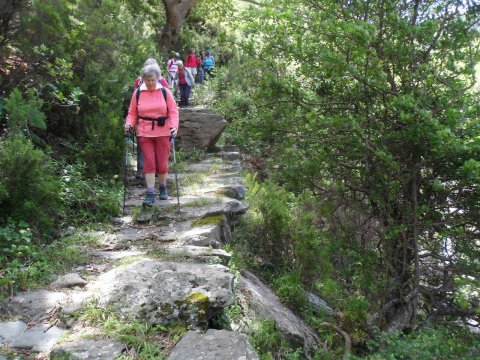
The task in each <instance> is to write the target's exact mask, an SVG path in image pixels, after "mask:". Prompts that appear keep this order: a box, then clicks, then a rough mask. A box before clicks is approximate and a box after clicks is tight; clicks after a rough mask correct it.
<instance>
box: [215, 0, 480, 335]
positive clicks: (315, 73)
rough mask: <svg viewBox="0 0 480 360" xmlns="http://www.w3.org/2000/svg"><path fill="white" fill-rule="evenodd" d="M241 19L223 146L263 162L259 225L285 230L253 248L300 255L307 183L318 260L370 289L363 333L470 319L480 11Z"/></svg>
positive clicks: (392, 9)
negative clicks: (296, 223)
mask: <svg viewBox="0 0 480 360" xmlns="http://www.w3.org/2000/svg"><path fill="white" fill-rule="evenodd" d="M440 9H442V10H441V11H440ZM244 18H248V19H250V20H251V21H250V22H248V24H247V22H244V21H243V19H244ZM238 19H239V20H238V22H237V26H238V28H240V29H242V31H243V35H244V38H243V41H241V43H240V45H241V46H242V57H241V59H240V60H239V61H238V62H237V61H236V62H232V63H231V66H230V67H229V69H228V70H227V71H225V72H224V73H223V74H222V79H221V80H220V81H219V84H221V85H219V86H218V88H217V92H218V98H219V99H220V101H219V103H218V108H219V109H220V110H221V111H223V112H224V113H225V114H226V115H227V116H229V119H230V120H231V121H232V124H231V127H230V130H229V140H230V141H237V142H239V143H240V145H241V146H242V147H243V148H244V149H245V150H247V151H249V152H251V153H253V155H255V156H257V157H261V158H263V159H264V160H265V163H266V167H267V169H266V170H267V171H266V172H267V173H268V175H269V181H268V182H267V183H266V184H265V190H262V191H259V192H258V199H261V198H262V197H263V198H264V196H266V195H267V194H270V195H269V197H270V199H269V201H268V202H267V203H268V205H262V206H259V209H261V210H260V211H259V213H258V214H256V217H255V218H254V219H253V222H254V223H257V224H258V223H260V224H262V223H263V224H265V225H266V227H267V228H269V229H270V225H271V224H273V223H274V222H276V223H275V230H272V231H273V232H271V235H272V236H270V234H269V233H268V232H266V233H263V235H264V238H265V240H264V242H263V243H262V242H261V241H260V245H262V244H263V245H267V246H264V247H263V248H262V247H260V246H258V247H257V250H258V251H259V252H258V256H260V257H262V256H265V254H267V256H271V253H272V251H277V252H278V253H277V254H276V255H277V256H275V257H272V258H275V259H282V258H289V257H290V255H291V254H292V253H293V249H294V241H293V239H294V236H292V232H290V230H288V231H286V230H285V229H288V228H290V227H291V226H290V225H286V224H291V222H292V221H291V220H290V219H289V217H288V216H287V215H286V213H285V211H286V206H285V204H286V203H289V200H287V199H289V198H291V197H292V195H291V194H290V193H289V192H293V193H295V194H296V195H297V196H298V194H301V193H302V192H303V191H304V190H305V189H308V190H309V191H310V193H311V196H312V197H314V198H315V199H316V201H315V202H314V203H315V204H317V206H318V207H317V209H313V208H311V209H310V210H311V211H312V212H315V213H316V214H317V216H312V218H313V219H315V218H316V219H319V220H320V222H319V223H318V225H319V229H321V231H320V232H319V234H320V235H318V234H317V235H312V239H313V238H315V237H316V238H317V242H319V239H323V241H324V242H325V246H323V247H321V249H322V250H323V249H325V252H324V254H325V255H327V254H328V256H325V257H324V256H319V258H321V259H322V260H324V259H325V258H329V260H330V261H329V262H330V264H333V266H334V269H332V270H334V271H332V273H333V274H334V275H335V276H333V277H332V279H333V280H334V281H338V282H339V284H340V288H341V289H343V290H345V291H347V292H349V293H351V294H355V293H356V292H357V291H359V292H360V294H361V296H364V297H365V299H366V301H367V303H368V310H367V309H365V308H364V307H363V306H362V314H363V315H362V318H363V320H362V323H363V324H364V325H365V326H366V323H368V324H369V326H372V327H374V326H379V327H380V328H384V329H389V330H394V329H409V328H411V327H415V326H416V325H417V324H418V323H419V322H425V323H428V324H432V323H438V322H441V321H442V320H443V319H447V320H448V319H455V318H457V319H458V318H459V317H460V318H462V319H464V320H466V319H467V318H468V317H473V318H477V317H478V300H479V299H478V294H476V293H475V292H471V291H469V290H468V289H472V288H475V287H478V281H479V279H480V278H479V276H478V275H479V270H480V268H479V267H478V262H477V261H476V260H475V259H476V258H478V255H479V254H478V246H476V245H475V244H476V241H475V238H478V227H479V224H478V216H476V214H478V212H479V208H478V204H479V196H480V192H479V188H478V174H477V170H478V169H477V165H476V162H477V159H476V158H477V157H478V156H477V155H476V154H478V149H479V148H478V130H479V128H478V121H477V119H478V111H479V107H478V86H475V82H476V75H475V65H476V64H477V63H478V60H479V56H480V52H479V51H478V41H477V40H476V39H478V32H477V28H476V27H475V25H474V24H475V23H476V21H477V19H478V7H475V6H474V5H472V6H470V5H466V4H464V3H463V2H460V1H454V2H449V1H445V2H442V1H440V2H434V3H433V2H427V1H411V2H410V1H407V2H401V1H386V2H385V1H373V2H368V3H362V2H346V3H339V2H335V1H323V2H321V3H315V2H311V1H302V0H300V1H294V2H292V1H275V2H273V1H265V2H262V6H256V5H250V6H248V7H247V9H246V10H245V12H243V13H241V15H239V17H238ZM222 80H223V81H222ZM272 183H275V184H276V186H281V187H282V188H283V189H281V188H278V189H275V190H273V185H272ZM273 194H275V195H273ZM258 199H254V202H255V201H257V200H258ZM290 202H292V201H291V200H290ZM286 219H289V220H288V221H287V220H286ZM314 222H315V221H314ZM322 234H323V235H322ZM267 241H269V243H267ZM320 242H321V240H320ZM307 243H308V242H304V244H307ZM269 244H275V245H276V246H277V247H276V248H275V249H273V250H272V249H271V248H269V246H271V245H269ZM318 249H319V248H318V247H317V248H314V249H313V250H312V252H313V253H316V252H318V251H319V250H318ZM306 253H307V252H306ZM317 254H318V253H317ZM445 267H447V268H449V269H452V272H451V273H449V275H448V276H446V277H439V276H438V274H439V271H440V272H441V269H444V268H445ZM296 268H298V267H296ZM453 269H455V270H454V271H453ZM302 271H303V270H302ZM314 273H315V272H314V271H313V272H312V274H314ZM301 276H302V280H305V279H304V273H303V272H302V275H301ZM318 276H319V277H321V276H322V275H321V273H318ZM313 277H315V275H313ZM323 280H325V279H323ZM319 283H322V280H320V282H319ZM343 290H342V291H343ZM465 293H468V294H469V295H468V296H466V297H465V296H464V295H459V294H465ZM357 296H358V294H357ZM365 314H368V319H366V318H365Z"/></svg>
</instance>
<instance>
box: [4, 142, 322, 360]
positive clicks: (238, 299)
mask: <svg viewBox="0 0 480 360" xmlns="http://www.w3.org/2000/svg"><path fill="white" fill-rule="evenodd" d="M169 180H170V181H169V184H174V183H175V182H174V181H173V174H172V175H170V179H169ZM179 181H180V187H181V194H180V208H179V207H178V205H177V199H176V197H175V196H174V195H175V191H174V187H170V195H171V199H170V200H168V201H159V200H157V201H156V204H155V206H154V207H152V208H151V209H149V210H148V211H145V210H144V209H143V208H142V206H141V203H142V201H143V197H144V191H145V189H144V187H143V184H141V183H139V182H135V181H132V182H131V186H130V188H129V191H128V198H127V202H126V213H125V216H124V217H121V218H116V219H114V228H113V229H110V230H108V231H104V232H96V233H95V237H96V239H97V246H96V247H95V248H94V249H91V250H89V255H91V263H89V264H86V265H82V266H78V267H77V268H75V269H72V271H71V273H69V274H63V275H59V276H58V279H56V280H55V281H54V282H52V283H51V284H50V285H49V286H48V287H46V288H45V289H39V290H35V291H30V292H26V293H20V294H17V295H15V296H14V297H12V298H10V299H8V300H7V301H5V302H4V303H3V304H2V309H1V311H2V319H3V320H2V321H3V322H1V323H0V346H1V347H3V350H2V352H0V354H2V353H3V354H4V355H0V359H8V358H22V356H27V357H31V358H37V359H45V358H49V357H50V358H62V359H65V358H68V359H114V358H118V357H123V358H136V357H137V355H136V354H135V353H132V346H131V345H129V343H128V339H127V337H126V336H124V335H119V334H122V333H115V332H112V331H109V329H110V328H111V327H112V326H113V325H111V326H110V327H109V326H108V324H109V323H108V322H109V321H110V322H111V321H112V319H117V321H123V323H124V324H128V323H129V322H132V321H135V324H140V325H139V326H143V325H144V326H145V328H149V329H150V330H149V331H151V329H157V328H158V329H159V328H160V327H161V326H163V328H162V329H167V332H168V329H170V327H175V326H177V327H178V326H181V327H183V329H187V331H182V332H181V336H178V338H175V337H170V338H168V339H160V337H161V336H160V335H159V334H155V333H153V334H152V335H151V337H150V338H151V341H152V344H154V343H160V344H163V353H164V354H165V356H166V357H167V358H168V359H170V360H174V359H175V360H188V359H192V360H193V359H205V360H208V359H212V360H213V359H217V360H222V359H225V360H236V359H238V360H240V359H244V360H247V359H258V357H257V355H256V354H255V351H254V349H253V348H252V346H251V345H250V344H249V342H248V338H247V336H246V334H248V333H249V331H250V324H251V323H252V322H253V321H256V320H257V319H266V318H273V319H275V321H276V324H277V327H278V329H279V331H281V333H282V334H284V336H285V337H287V338H288V339H290V340H291V341H294V342H295V343H298V344H299V345H301V346H303V347H304V349H305V353H307V354H309V353H311V352H312V351H313V349H314V348H315V347H316V346H317V343H318V339H317V337H316V335H315V334H314V332H313V331H311V330H310V329H309V328H308V326H306V325H305V324H304V323H303V322H302V321H301V320H300V319H299V318H298V317H297V316H295V315H294V314H293V313H292V312H291V311H290V310H288V309H287V308H285V307H284V306H282V304H281V303H280V301H279V300H278V298H277V297H276V296H275V295H274V294H273V293H272V291H271V290H270V289H269V288H268V287H267V286H266V285H264V284H263V283H262V281H261V280H260V279H258V278H257V277H256V276H255V275H254V274H252V273H249V272H244V273H243V274H238V273H235V272H233V271H232V270H231V269H230V268H229V264H230V258H231V254H230V253H229V252H228V251H226V250H225V245H226V244H228V243H229V242H230V241H231V226H232V224H234V223H235V221H237V220H238V217H239V216H241V215H242V214H243V213H245V212H246V211H247V208H248V205H247V204H246V203H245V202H244V196H245V187H244V185H243V176H242V164H241V157H240V154H239V152H238V151H237V149H236V148H225V149H224V150H222V151H221V152H218V153H213V154H209V155H208V156H207V157H206V158H205V159H204V160H203V161H201V162H198V163H194V164H190V165H188V166H185V167H183V168H182V169H181V172H180V174H179ZM85 236H87V235H85ZM232 307H236V308H237V309H240V312H241V314H242V315H241V319H237V320H238V321H237V322H236V323H230V324H223V328H221V327H222V326H219V324H218V322H217V324H214V325H212V324H213V323H214V322H213V321H212V320H214V319H215V318H218V316H219V314H222V313H223V312H224V311H225V310H226V309H229V308H232ZM108 314H110V315H108ZM112 314H115V315H112ZM109 316H110V317H109ZM93 318H95V319H96V320H95V321H93V320H92V321H88V319H93ZM102 319H103V320H104V321H103V325H100V324H102V321H101V320H102ZM119 319H120V320H119ZM105 323H107V325H105ZM142 324H143V325H142ZM125 326H127V325H125ZM212 327H215V328H212ZM122 336H123V337H122ZM162 336H163V335H162ZM125 339H127V340H125ZM159 358H162V357H159Z"/></svg>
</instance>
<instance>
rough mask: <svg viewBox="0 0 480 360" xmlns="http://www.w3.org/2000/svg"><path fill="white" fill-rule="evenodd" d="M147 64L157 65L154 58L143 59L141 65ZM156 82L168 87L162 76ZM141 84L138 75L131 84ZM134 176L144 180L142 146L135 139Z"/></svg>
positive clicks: (137, 85)
mask: <svg viewBox="0 0 480 360" xmlns="http://www.w3.org/2000/svg"><path fill="white" fill-rule="evenodd" d="M147 65H157V66H158V63H157V60H155V59H154V58H149V59H147V60H145V62H144V63H143V67H145V66H147ZM158 83H159V84H161V85H162V86H164V87H166V88H167V89H168V82H167V80H165V78H164V77H160V79H159V80H158ZM142 84H143V80H142V77H141V76H139V77H138V78H136V79H135V83H134V84H133V91H134V92H135V90H137V89H138V87H139V86H140V85H142ZM135 178H137V179H139V180H145V176H144V175H143V153H142V147H141V146H140V142H138V141H137V173H136V174H135Z"/></svg>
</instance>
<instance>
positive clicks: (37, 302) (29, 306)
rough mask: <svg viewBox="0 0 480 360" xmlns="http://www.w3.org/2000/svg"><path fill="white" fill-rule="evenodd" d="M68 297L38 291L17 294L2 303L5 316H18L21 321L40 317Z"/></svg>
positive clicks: (56, 293)
mask: <svg viewBox="0 0 480 360" xmlns="http://www.w3.org/2000/svg"><path fill="white" fill-rule="evenodd" d="M67 298H68V296H67V295H66V294H64V293H61V292H52V291H47V290H38V291H31V292H25V293H19V294H17V295H16V296H14V297H13V298H12V299H11V300H6V301H5V302H4V308H5V310H6V312H7V314H11V315H18V316H20V317H22V318H23V319H32V318H37V317H42V316H44V315H46V314H47V313H49V312H50V311H52V310H53V309H54V308H55V307H56V306H59V305H62V304H63V303H64V302H65V301H66V300H67Z"/></svg>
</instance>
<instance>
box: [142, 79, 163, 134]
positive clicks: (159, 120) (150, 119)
mask: <svg viewBox="0 0 480 360" xmlns="http://www.w3.org/2000/svg"><path fill="white" fill-rule="evenodd" d="M140 93H141V91H140V87H138V89H137V93H136V94H135V95H136V97H137V114H138V101H139V100H140ZM162 95H163V98H164V99H165V106H166V107H167V116H160V117H158V118H150V117H145V116H141V115H138V118H139V119H142V120H145V121H151V122H152V130H153V129H154V128H155V123H157V125H158V126H165V120H167V119H168V103H167V89H165V88H164V87H162Z"/></svg>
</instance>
